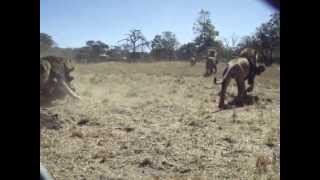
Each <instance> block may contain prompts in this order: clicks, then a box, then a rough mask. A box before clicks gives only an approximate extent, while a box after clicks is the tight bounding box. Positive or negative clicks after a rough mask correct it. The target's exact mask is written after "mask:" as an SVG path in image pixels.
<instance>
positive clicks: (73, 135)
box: [70, 130, 84, 138]
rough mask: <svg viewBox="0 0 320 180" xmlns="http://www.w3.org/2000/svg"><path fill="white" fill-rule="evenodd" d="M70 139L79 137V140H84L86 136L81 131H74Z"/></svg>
mask: <svg viewBox="0 0 320 180" xmlns="http://www.w3.org/2000/svg"><path fill="white" fill-rule="evenodd" d="M70 137H78V138H83V137H84V135H83V133H82V132H81V131H79V130H72V132H71V135H70Z"/></svg>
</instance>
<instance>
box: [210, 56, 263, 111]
mask: <svg viewBox="0 0 320 180" xmlns="http://www.w3.org/2000/svg"><path fill="white" fill-rule="evenodd" d="M251 66H253V65H252V63H250V60H249V59H247V58H243V57H238V58H234V59H232V60H230V61H229V63H228V64H227V67H226V68H225V69H224V71H223V78H222V80H220V81H217V79H216V78H214V83H215V84H221V85H222V87H221V91H220V93H219V95H220V101H219V108H224V107H225V105H224V99H225V94H226V90H227V88H228V85H229V83H230V81H231V79H234V80H235V81H236V83H237V88H238V100H239V103H240V105H241V104H242V102H243V100H244V98H245V97H246V96H247V92H249V91H250V89H246V85H245V81H246V80H248V78H249V76H252V73H251V72H250V70H251V69H252V67H251ZM254 68H255V71H254V76H255V75H260V74H261V73H262V72H264V71H265V67H264V66H263V65H259V66H258V67H254Z"/></svg>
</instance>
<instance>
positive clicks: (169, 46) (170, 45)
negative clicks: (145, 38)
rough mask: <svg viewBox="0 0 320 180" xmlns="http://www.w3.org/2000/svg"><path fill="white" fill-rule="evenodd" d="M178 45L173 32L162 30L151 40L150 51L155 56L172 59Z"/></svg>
mask: <svg viewBox="0 0 320 180" xmlns="http://www.w3.org/2000/svg"><path fill="white" fill-rule="evenodd" d="M178 45H179V42H178V40H177V38H176V35H175V34H174V33H173V32H170V31H164V32H162V35H156V36H155V37H154V39H153V40H152V41H151V48H152V50H151V53H152V54H153V56H155V57H157V58H160V57H163V58H167V59H169V60H172V59H173V58H174V55H175V51H176V49H177V47H178Z"/></svg>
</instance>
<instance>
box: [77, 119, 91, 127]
mask: <svg viewBox="0 0 320 180" xmlns="http://www.w3.org/2000/svg"><path fill="white" fill-rule="evenodd" d="M88 122H89V120H88V119H81V120H80V121H79V122H78V123H77V124H78V125H79V126H83V125H86V124H87V123H88Z"/></svg>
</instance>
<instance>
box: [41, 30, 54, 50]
mask: <svg viewBox="0 0 320 180" xmlns="http://www.w3.org/2000/svg"><path fill="white" fill-rule="evenodd" d="M54 44H55V42H54V41H53V39H52V37H51V36H50V35H48V34H46V33H40V53H42V52H45V51H47V50H48V49H50V48H52V47H53V46H54Z"/></svg>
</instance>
